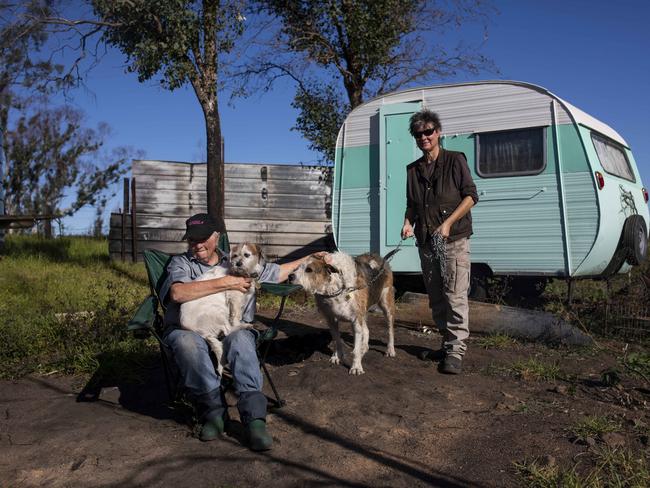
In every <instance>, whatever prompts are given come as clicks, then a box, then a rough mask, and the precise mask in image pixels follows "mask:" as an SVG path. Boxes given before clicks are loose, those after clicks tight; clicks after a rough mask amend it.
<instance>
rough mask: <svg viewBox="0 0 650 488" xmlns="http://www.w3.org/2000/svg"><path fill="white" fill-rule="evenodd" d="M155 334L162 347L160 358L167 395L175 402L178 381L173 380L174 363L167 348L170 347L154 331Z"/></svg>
mask: <svg viewBox="0 0 650 488" xmlns="http://www.w3.org/2000/svg"><path fill="white" fill-rule="evenodd" d="M153 336H154V337H155V338H156V339H157V340H158V346H159V347H160V359H161V361H162V364H163V372H164V374H165V385H166V386H167V395H168V396H169V401H170V402H173V401H175V400H176V393H177V388H176V386H177V385H176V383H177V382H175V381H173V379H172V376H173V373H172V365H171V362H170V360H169V357H168V356H167V351H166V350H165V348H166V347H168V346H167V345H166V344H165V343H164V342H163V340H162V338H161V337H160V336H159V335H158V334H157V333H156V332H155V331H154V332H153Z"/></svg>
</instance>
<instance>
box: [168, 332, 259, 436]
mask: <svg viewBox="0 0 650 488" xmlns="http://www.w3.org/2000/svg"><path fill="white" fill-rule="evenodd" d="M256 334H257V332H256V331H254V330H252V329H251V330H239V331H237V332H234V333H232V334H229V335H228V336H226V338H225V339H224V340H223V346H224V357H225V358H226V361H227V362H228V364H229V366H230V371H231V372H232V376H233V380H234V383H235V390H236V391H237V393H238V394H239V401H238V402H237V409H238V410H239V416H240V418H241V421H242V423H243V424H244V425H245V424H248V423H249V422H250V421H251V420H255V419H263V418H265V417H266V405H267V400H266V396H264V394H263V393H262V372H261V371H260V363H259V360H258V359H257V352H256V348H255V339H256V337H257V335H256ZM164 341H165V343H166V344H167V345H168V346H169V347H170V348H171V350H172V353H173V356H174V361H175V363H176V365H177V366H178V370H179V372H180V375H181V378H182V380H183V385H184V386H185V388H187V390H188V391H189V393H190V396H191V398H192V400H193V401H194V402H195V403H196V407H197V409H198V410H199V415H200V417H201V419H202V420H205V419H206V417H214V416H216V415H223V413H224V412H225V408H226V403H225V400H224V398H223V392H222V390H221V378H220V377H219V375H217V373H216V371H215V369H214V365H213V364H212V360H211V359H210V348H209V347H208V343H207V342H205V340H204V339H203V338H202V337H201V336H200V335H198V334H197V333H195V332H192V331H189V330H184V329H172V330H170V331H169V332H168V333H167V334H166V335H165V338H164Z"/></svg>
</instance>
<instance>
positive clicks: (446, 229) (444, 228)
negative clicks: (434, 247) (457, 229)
mask: <svg viewBox="0 0 650 488" xmlns="http://www.w3.org/2000/svg"><path fill="white" fill-rule="evenodd" d="M450 232H451V225H450V224H449V223H447V221H445V222H443V223H442V224H440V226H439V227H438V228H437V229H436V234H440V235H441V236H442V237H444V238H445V239H446V238H447V237H449V233H450Z"/></svg>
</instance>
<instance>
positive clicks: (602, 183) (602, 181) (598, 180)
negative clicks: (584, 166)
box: [596, 171, 605, 190]
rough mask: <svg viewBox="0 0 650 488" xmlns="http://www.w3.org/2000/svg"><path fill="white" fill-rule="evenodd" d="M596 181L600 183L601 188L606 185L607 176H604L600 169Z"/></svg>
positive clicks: (599, 187)
mask: <svg viewBox="0 0 650 488" xmlns="http://www.w3.org/2000/svg"><path fill="white" fill-rule="evenodd" d="M596 183H598V189H599V190H602V189H603V187H604V186H605V178H603V174H602V173H601V172H600V171H596Z"/></svg>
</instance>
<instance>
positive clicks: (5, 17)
mask: <svg viewBox="0 0 650 488" xmlns="http://www.w3.org/2000/svg"><path fill="white" fill-rule="evenodd" d="M58 7H59V2H57V1H56V0H29V1H25V2H17V3H0V63H2V66H3V69H2V70H0V127H1V128H2V129H3V135H4V138H3V141H2V144H3V149H4V153H5V155H6V161H5V162H4V163H5V164H6V167H5V168H2V169H3V171H0V176H1V178H0V185H2V187H3V189H4V190H5V201H4V202H3V203H4V205H3V206H4V209H3V210H4V212H5V213H9V214H13V215H18V214H25V213H29V214H47V215H49V216H53V215H61V216H63V215H72V214H74V213H75V212H76V211H77V210H79V209H80V208H81V207H83V206H85V205H91V206H94V207H95V209H96V211H97V212H99V213H102V212H103V210H104V208H105V206H106V202H107V199H108V198H109V196H108V193H109V189H110V186H111V185H112V184H113V183H115V182H116V181H117V180H118V179H119V178H120V176H121V175H123V174H124V172H125V167H126V160H127V158H128V157H129V156H131V155H132V154H133V152H132V150H131V149H129V148H116V149H114V150H112V151H110V152H106V151H104V150H103V148H102V146H103V144H104V142H105V140H106V139H107V137H108V134H109V128H108V126H106V125H105V124H103V125H101V126H100V127H99V128H98V129H97V130H93V129H89V128H87V127H86V126H85V123H84V115H83V113H82V112H81V111H80V110H78V109H73V108H71V107H70V106H66V105H65V104H64V105H56V104H54V102H53V100H54V97H55V95H57V94H58V93H59V91H60V90H65V89H68V88H70V87H72V86H74V85H75V84H76V82H77V79H76V78H75V77H74V76H72V75H71V73H72V72H71V71H70V70H68V71H66V69H65V67H64V65H63V64H61V63H57V62H55V59H56V55H55V53H54V52H53V51H52V49H53V48H52V44H49V42H50V41H51V39H52V36H53V35H55V34H56V33H55V32H53V31H51V30H49V29H48V28H47V27H48V25H47V24H46V23H44V22H43V21H42V20H43V19H44V18H49V17H51V16H53V15H55V13H56V10H57V8H58ZM64 200H65V204H64V203H63V202H64ZM43 230H44V233H45V235H46V236H48V237H49V236H51V234H52V229H51V225H50V221H49V220H45V221H44V224H43Z"/></svg>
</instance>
